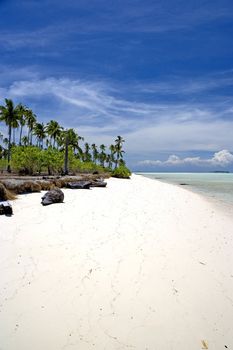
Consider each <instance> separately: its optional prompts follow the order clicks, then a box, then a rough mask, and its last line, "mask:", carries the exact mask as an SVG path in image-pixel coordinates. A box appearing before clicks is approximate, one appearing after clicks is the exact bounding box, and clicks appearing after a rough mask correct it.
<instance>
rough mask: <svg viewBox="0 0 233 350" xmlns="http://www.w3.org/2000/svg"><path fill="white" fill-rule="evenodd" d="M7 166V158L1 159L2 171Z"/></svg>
mask: <svg viewBox="0 0 233 350" xmlns="http://www.w3.org/2000/svg"><path fill="white" fill-rule="evenodd" d="M6 168H7V160H6V159H3V158H1V159H0V172H3V171H4V170H6Z"/></svg>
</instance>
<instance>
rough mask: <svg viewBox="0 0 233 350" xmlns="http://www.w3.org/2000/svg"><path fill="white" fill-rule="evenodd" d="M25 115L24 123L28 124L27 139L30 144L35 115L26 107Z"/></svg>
mask: <svg viewBox="0 0 233 350" xmlns="http://www.w3.org/2000/svg"><path fill="white" fill-rule="evenodd" d="M25 117H26V123H27V126H28V140H29V144H30V145H32V135H33V128H34V126H35V124H36V115H35V114H34V113H33V111H32V110H31V109H26V110H25Z"/></svg>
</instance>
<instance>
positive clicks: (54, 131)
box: [46, 120, 63, 148]
mask: <svg viewBox="0 0 233 350" xmlns="http://www.w3.org/2000/svg"><path fill="white" fill-rule="evenodd" d="M62 130H63V127H62V126H60V125H59V123H58V122H57V121H56V120H50V122H49V123H47V125H46V132H47V134H48V135H49V136H50V140H51V142H52V140H53V148H55V142H56V141H57V140H58V138H59V137H60V136H61V132H62Z"/></svg>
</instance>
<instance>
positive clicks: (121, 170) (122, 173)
mask: <svg viewBox="0 0 233 350" xmlns="http://www.w3.org/2000/svg"><path fill="white" fill-rule="evenodd" d="M130 175H131V171H130V170H129V169H128V168H127V167H126V166H125V165H121V166H119V167H118V168H116V169H115V170H113V172H112V177H117V178H119V179H129V178H130Z"/></svg>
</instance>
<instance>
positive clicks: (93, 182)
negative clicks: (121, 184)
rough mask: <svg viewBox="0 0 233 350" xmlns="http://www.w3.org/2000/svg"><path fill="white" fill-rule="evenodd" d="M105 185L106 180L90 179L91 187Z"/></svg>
mask: <svg viewBox="0 0 233 350" xmlns="http://www.w3.org/2000/svg"><path fill="white" fill-rule="evenodd" d="M106 186H107V182H105V181H103V180H96V181H92V183H91V187H106Z"/></svg>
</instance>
